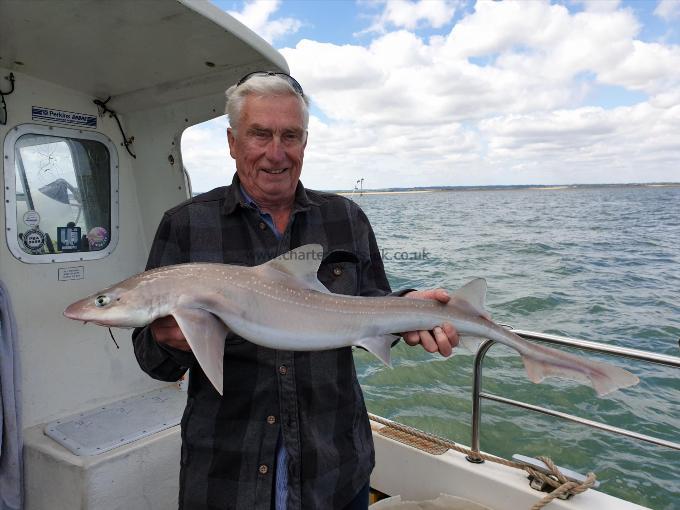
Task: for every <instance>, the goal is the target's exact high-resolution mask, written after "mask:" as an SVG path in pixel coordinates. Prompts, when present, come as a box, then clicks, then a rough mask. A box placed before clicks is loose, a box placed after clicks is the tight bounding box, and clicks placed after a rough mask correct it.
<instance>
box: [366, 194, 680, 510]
mask: <svg viewBox="0 0 680 510" xmlns="http://www.w3.org/2000/svg"><path fill="white" fill-rule="evenodd" d="M353 199H354V200H355V201H356V202H357V203H358V204H359V205H360V206H361V207H362V209H363V210H364V211H365V212H366V214H367V215H368V217H369V219H370V221H371V223H372V225H373V228H374V230H375V234H376V237H377V239H378V244H379V246H380V247H381V249H382V251H383V261H384V263H385V267H386V270H387V273H388V276H389V279H390V283H391V285H392V288H393V289H399V288H406V287H410V288H421V289H424V288H433V287H444V288H448V289H456V288H458V287H460V286H462V285H463V284H465V283H466V282H467V281H469V280H470V279H472V278H475V277H484V278H486V279H487V281H488V286H489V290H488V295H487V308H488V310H489V311H490V312H491V314H492V315H493V317H494V320H495V321H496V322H499V323H501V324H506V325H510V326H512V327H514V328H516V329H523V330H531V331H539V332H546V333H553V334H557V335H564V336H569V337H575V338H581V339H586V340H592V341H596V342H601V343H606V344H612V345H620V346H624V347H631V348H636V349H643V350H647V351H652V352H656V353H664V354H668V355H672V356H680V348H679V346H678V340H679V339H680V187H670V186H668V187H626V186H622V187H606V188H583V187H579V188H574V189H570V188H568V189H511V190H493V191H489V190H477V191H446V192H433V193H416V194H385V195H368V194H363V195H360V196H359V195H355V196H354V197H353ZM392 354H393V365H394V368H393V369H389V368H386V367H384V366H382V364H381V363H380V362H378V361H376V360H375V359H374V358H373V357H372V356H371V355H370V354H368V353H363V352H358V353H357V354H356V360H357V371H358V374H359V379H360V381H361V384H362V387H363V389H364V394H365V397H366V403H367V406H368V409H369V411H370V412H373V413H376V414H379V415H381V416H384V417H387V418H390V419H394V420H397V421H400V422H402V423H406V424H408V425H412V426H415V427H417V428H420V429H422V430H425V431H428V432H432V433H434V434H437V435H439V436H443V437H447V438H450V439H452V440H454V441H456V442H459V443H463V444H470V433H471V428H470V421H471V418H470V416H471V408H472V405H471V383H472V379H471V371H472V370H471V369H472V360H473V358H472V355H470V354H468V353H465V352H457V353H456V355H455V356H453V358H451V359H448V360H445V359H443V358H441V357H439V356H436V355H432V354H428V353H426V352H425V351H424V350H422V349H421V348H409V347H408V346H405V345H404V344H403V343H402V344H400V345H399V346H397V347H396V348H395V349H393V353H392ZM586 355H587V356H589V357H592V358H596V359H604V360H607V361H610V362H613V363H616V364H618V365H620V366H623V367H624V368H627V369H629V370H630V371H632V372H633V373H635V374H636V375H637V376H638V377H639V378H640V381H641V382H640V384H638V385H637V386H635V387H633V388H627V389H625V390H622V391H618V392H616V393H614V394H611V395H609V396H607V397H605V398H598V397H597V396H596V395H595V393H594V392H593V391H592V390H591V389H590V388H589V387H586V386H581V385H577V384H575V383H571V382H569V381H563V380H559V379H549V380H546V381H544V382H543V383H542V384H539V385H536V384H533V383H531V382H529V381H528V380H527V378H526V375H525V373H524V369H523V366H522V363H521V361H520V358H519V356H517V355H516V353H515V352H513V351H511V350H510V349H506V348H505V347H503V346H494V347H493V348H492V349H491V351H490V352H489V354H488V355H487V358H486V362H485V372H484V373H485V376H484V380H483V389H484V391H488V392H491V393H495V394H499V395H502V396H506V397H509V398H513V399H519V400H524V401H527V402H530V403H532V404H537V405H543V406H547V407H550V408H552V409H556V410H558V411H563V412H568V413H572V414H576V415H579V416H582V417H584V418H588V419H593V420H600V421H603V422H606V423H608V424H611V425H615V426H618V427H624V428H628V429H630V430H634V431H637V432H640V433H643V434H648V435H653V436H657V437H660V438H663V439H667V440H670V441H674V442H680V371H679V370H678V369H672V368H669V367H663V366H659V365H652V364H645V363H642V362H635V361H632V360H626V359H623V358H613V357H606V356H603V355H597V354H592V353H591V354H587V353H586ZM482 409H483V412H482V434H481V447H482V449H483V450H485V451H487V452H491V453H494V454H497V455H501V456H504V457H507V458H509V457H510V456H511V455H512V454H513V453H520V454H524V455H531V456H536V455H547V456H549V457H551V458H552V459H553V460H554V461H555V462H556V463H558V464H559V465H561V466H564V467H568V468H570V469H573V470H576V471H579V472H582V473H586V472H588V471H594V472H595V473H596V474H597V476H598V480H599V481H600V482H601V484H602V485H601V488H600V490H602V491H604V492H607V493H609V494H612V495H615V496H619V497H622V498H625V499H628V500H631V501H634V502H636V503H638V504H641V505H644V506H648V507H650V508H654V509H669V510H670V509H677V508H680V452H678V451H674V450H670V449H667V448H663V447H657V446H653V445H650V444H647V443H641V442H638V441H635V440H632V439H627V438H623V437H621V436H616V435H612V434H609V433H605V432H599V431H596V430H594V429H590V428H586V427H583V426H580V425H576V424H570V423H567V422H562V421H559V420H557V419H555V418H551V417H547V416H543V415H539V414H535V413H532V412H530V411H524V410H521V409H516V408H512V407H509V406H505V405H502V404H496V403H493V402H489V401H484V402H483V407H482Z"/></svg>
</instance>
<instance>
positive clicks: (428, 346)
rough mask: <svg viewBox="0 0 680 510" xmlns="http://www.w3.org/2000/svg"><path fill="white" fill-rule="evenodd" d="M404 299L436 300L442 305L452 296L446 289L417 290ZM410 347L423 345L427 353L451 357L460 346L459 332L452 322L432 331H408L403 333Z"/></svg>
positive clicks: (406, 295) (405, 295)
mask: <svg viewBox="0 0 680 510" xmlns="http://www.w3.org/2000/svg"><path fill="white" fill-rule="evenodd" d="M403 297H410V298H416V299H436V300H437V301H439V302H440V303H444V304H446V303H448V302H449V300H450V299H451V296H449V294H448V293H447V292H446V291H445V290H444V289H430V290H415V291H412V292H409V293H408V294H404V296H403ZM401 336H402V337H403V338H404V341H405V342H406V343H407V344H408V345H418V344H421V345H422V346H423V349H425V350H426V351H427V352H439V353H440V354H441V355H442V356H445V357H448V356H451V354H452V352H453V348H454V347H456V346H457V345H458V331H456V328H454V327H453V324H451V323H450V322H445V323H444V324H442V325H441V326H437V327H436V328H434V329H433V330H432V331H428V330H421V331H407V332H405V333H401Z"/></svg>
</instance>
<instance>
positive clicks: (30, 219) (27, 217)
mask: <svg viewBox="0 0 680 510" xmlns="http://www.w3.org/2000/svg"><path fill="white" fill-rule="evenodd" d="M24 224H26V226H28V227H37V226H38V225H39V224H40V215H39V214H38V211H26V212H25V213H24Z"/></svg>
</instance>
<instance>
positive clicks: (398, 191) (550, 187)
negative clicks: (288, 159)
mask: <svg viewBox="0 0 680 510" xmlns="http://www.w3.org/2000/svg"><path fill="white" fill-rule="evenodd" d="M678 187H680V182H659V183H639V184H638V183H634V184H545V185H543V184H518V185H496V186H494V185H491V186H436V187H434V186H433V187H422V188H420V187H418V188H387V189H367V190H363V191H358V190H355V191H351V190H324V191H328V192H331V193H337V194H338V195H345V196H359V195H407V194H415V193H441V192H448V191H524V190H529V191H534V190H535V191H555V190H579V189H606V188H678Z"/></svg>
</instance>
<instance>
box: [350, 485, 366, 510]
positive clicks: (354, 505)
mask: <svg viewBox="0 0 680 510" xmlns="http://www.w3.org/2000/svg"><path fill="white" fill-rule="evenodd" d="M370 490H371V484H370V483H367V484H366V485H364V487H363V488H362V489H361V490H360V491H359V494H357V495H356V496H355V497H354V499H353V500H352V501H350V502H349V504H348V505H347V506H346V507H345V508H343V510H366V509H367V508H368V493H369V492H370Z"/></svg>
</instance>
